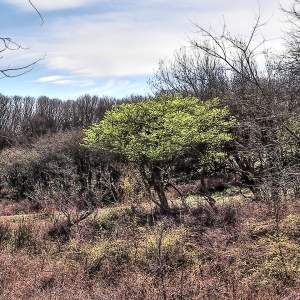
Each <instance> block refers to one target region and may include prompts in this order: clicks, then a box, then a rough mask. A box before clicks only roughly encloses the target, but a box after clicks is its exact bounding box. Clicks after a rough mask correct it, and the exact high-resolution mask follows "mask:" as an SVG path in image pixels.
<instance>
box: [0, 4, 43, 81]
mask: <svg viewBox="0 0 300 300" xmlns="http://www.w3.org/2000/svg"><path fill="white" fill-rule="evenodd" d="M28 3H29V5H31V6H32V8H33V9H34V10H35V11H36V12H37V14H38V15H39V17H40V19H41V22H42V24H43V23H44V19H43V16H42V14H41V13H40V12H39V10H38V9H37V7H36V6H35V5H34V4H33V2H32V1H31V0H28ZM25 49H26V48H24V47H23V46H22V45H21V44H20V43H18V42H16V41H14V40H13V39H12V38H10V37H4V36H0V54H1V55H3V54H6V53H7V52H11V51H18V50H25ZM1 59H3V56H1V57H0V60H1ZM40 60H41V59H36V60H34V61H33V62H31V63H29V64H25V65H22V66H13V67H12V66H7V67H0V74H1V76H2V78H3V77H18V76H21V75H23V74H25V73H27V72H29V71H31V70H32V68H33V66H34V65H36V64H37V63H38V62H39V61H40Z"/></svg>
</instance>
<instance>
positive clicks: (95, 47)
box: [6, 0, 289, 88]
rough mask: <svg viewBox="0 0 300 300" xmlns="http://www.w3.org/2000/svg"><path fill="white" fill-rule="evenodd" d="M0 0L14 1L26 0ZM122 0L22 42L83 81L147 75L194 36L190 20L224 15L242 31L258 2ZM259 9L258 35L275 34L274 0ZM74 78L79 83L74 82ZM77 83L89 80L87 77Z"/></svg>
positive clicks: (49, 2)
mask: <svg viewBox="0 0 300 300" xmlns="http://www.w3.org/2000/svg"><path fill="white" fill-rule="evenodd" d="M6 1H9V2H11V3H12V2H14V3H19V4H20V3H21V2H22V3H23V2H26V0H6ZM101 1H106V0H101ZM101 1H100V0H98V1H94V0H64V1H62V0H60V1H59V0H36V1H35V2H36V4H37V5H38V6H39V7H40V8H41V9H54V8H55V7H56V8H57V9H58V8H59V7H60V8H63V7H64V8H67V7H71V6H72V7H74V5H75V6H79V5H85V4H88V3H92V2H95V3H96V2H97V3H99V2H100V3H101ZM113 2H116V3H120V2H122V1H116V0H114V1H113ZM123 3H127V6H126V7H125V8H124V9H123V11H106V12H105V11H102V12H101V11H100V9H98V10H96V9H95V14H94V15H91V14H89V15H79V16H72V17H70V16H68V17H60V18H55V19H54V20H51V21H48V23H47V22H46V24H45V25H44V27H43V28H41V29H40V30H41V31H42V32H43V33H42V34H41V33H39V34H35V33H34V32H33V33H32V35H31V38H29V39H28V40H27V41H26V44H27V45H30V47H31V49H32V50H31V51H33V50H34V51H35V53H33V55H34V56H35V57H40V56H43V54H45V53H46V54H47V57H46V58H45V60H44V61H43V62H42V64H45V65H46V66H47V67H48V68H50V69H52V70H53V72H59V71H63V72H64V73H67V74H69V75H71V76H76V77H77V78H85V80H87V79H86V77H89V78H91V77H95V78H98V77H102V78H112V77H126V76H139V75H149V74H151V73H152V72H153V71H154V70H155V69H156V67H157V63H158V61H159V60H160V59H164V58H169V57H171V56H172V54H173V52H174V51H175V50H176V49H178V48H179V47H180V46H183V45H186V44H187V43H188V36H190V37H196V36H197V34H196V33H195V27H194V26H193V25H192V22H195V23H197V24H199V25H201V26H204V27H206V28H209V27H211V28H213V29H215V30H218V29H221V26H222V24H221V23H222V21H223V17H224V18H225V19H226V21H227V22H228V26H229V29H230V30H231V31H232V32H233V33H241V34H243V35H247V34H248V33H249V32H250V30H251V26H252V25H253V23H254V19H255V15H256V14H257V12H258V3H257V2H256V1H248V0H241V1H235V2H232V1H228V0H202V1H200V0H178V1H174V0H172V1H171V0H140V1H138V2H137V1H133V0H124V1H123ZM286 3H289V0H282V1H281V4H286ZM23 4H24V3H23ZM23 4H22V5H23ZM261 13H262V16H263V17H265V18H269V17H271V16H272V15H274V17H273V19H271V21H270V22H269V23H268V24H267V26H266V27H265V28H264V30H263V32H264V36H265V37H266V38H272V39H273V38H279V37H280V36H281V34H282V24H281V23H280V22H279V19H280V18H281V17H280V14H279V1H278V0H264V1H263V2H262V3H261ZM282 19H283V18H282ZM280 43H281V41H280V40H279V39H277V40H276V39H275V40H272V43H271V45H272V47H273V48H278V47H279V45H280ZM31 53H32V52H31ZM50 79H52V80H49V78H48V80H49V81H48V82H55V81H56V83H57V84H67V83H69V84H70V83H71V82H68V81H66V80H69V81H70V80H73V78H71V79H70V78H54V79H53V78H51V77H50ZM41 80H44V81H41ZM45 80H47V77H46V79H45V78H44V79H40V82H47V81H45ZM76 80H77V79H76ZM76 80H75V81H76ZM73 83H75V82H73ZM76 83H77V84H79V83H78V81H76ZM80 84H83V85H85V84H86V86H90V85H92V84H91V83H90V82H81V83H80ZM123 86H124V84H123ZM114 88H115V87H114Z"/></svg>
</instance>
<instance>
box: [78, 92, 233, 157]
mask: <svg viewBox="0 0 300 300" xmlns="http://www.w3.org/2000/svg"><path fill="white" fill-rule="evenodd" d="M235 123H236V122H235V120H234V118H232V117H231V116H230V113H229V110H228V109H227V108H220V107H219V101H218V100H217V99H214V100H210V101H207V102H204V103H202V102H200V101H199V100H198V99H196V98H193V97H190V98H182V97H180V96H176V97H174V96H168V95H164V96H160V97H158V98H156V99H154V100H148V101H142V102H138V103H130V104H128V103H125V104H121V105H116V106H114V107H113V108H112V110H111V111H109V112H107V113H106V114H105V116H104V119H103V120H102V121H101V122H100V123H99V124H95V125H93V126H91V127H89V128H88V129H86V130H84V144H85V145H87V146H89V147H96V148H100V149H103V150H108V151H112V152H116V153H118V154H121V155H122V156H124V157H125V158H127V159H128V160H130V161H134V162H143V161H154V162H161V161H166V160H171V159H173V158H174V157H175V156H177V155H180V154H183V153H185V152H186V151H189V150H192V149H194V148H197V149H199V148H201V149H202V150H203V153H205V154H208V153H209V156H210V157H214V158H217V157H222V155H223V153H222V151H220V149H219V146H220V145H221V144H222V143H223V142H227V141H230V140H232V135H231V134H230V132H229V131H230V129H231V128H232V127H233V126H234V125H235Z"/></svg>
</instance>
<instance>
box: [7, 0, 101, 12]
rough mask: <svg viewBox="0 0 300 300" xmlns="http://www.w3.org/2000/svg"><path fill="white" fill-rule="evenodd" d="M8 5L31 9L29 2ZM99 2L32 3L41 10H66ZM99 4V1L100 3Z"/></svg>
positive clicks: (14, 1)
mask: <svg viewBox="0 0 300 300" xmlns="http://www.w3.org/2000/svg"><path fill="white" fill-rule="evenodd" d="M4 1H5V2H7V3H8V4H12V5H15V6H17V7H19V8H21V9H31V7H30V5H29V4H28V2H27V0H4ZM95 2H97V0H33V1H32V3H33V4H34V5H35V6H36V7H37V8H38V9H40V10H44V11H51V10H65V9H70V8H77V7H81V6H84V5H90V4H92V3H95ZM98 2H99V1H98Z"/></svg>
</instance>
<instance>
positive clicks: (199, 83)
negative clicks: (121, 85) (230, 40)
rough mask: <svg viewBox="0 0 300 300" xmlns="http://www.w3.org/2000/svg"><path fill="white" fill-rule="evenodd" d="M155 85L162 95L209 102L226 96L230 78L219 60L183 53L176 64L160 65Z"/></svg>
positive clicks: (181, 52) (199, 54) (191, 52)
mask: <svg viewBox="0 0 300 300" xmlns="http://www.w3.org/2000/svg"><path fill="white" fill-rule="evenodd" d="M151 85H152V86H153V87H154V89H155V91H156V92H158V93H180V94H182V95H193V96H196V97H197V98H199V99H201V100H208V99H212V98H215V97H221V96H222V95H224V94H225V93H226V90H227V77H226V73H225V69H224V68H223V66H222V65H221V64H220V63H219V62H218V61H217V60H216V59H214V58H212V57H211V56H209V55H202V53H199V52H198V51H187V49H181V50H180V51H178V52H177V53H176V54H175V57H174V59H173V61H172V62H166V61H161V62H160V65H159V70H158V72H157V73H156V75H155V77H154V79H153V80H152V81H151Z"/></svg>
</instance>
